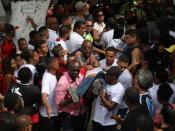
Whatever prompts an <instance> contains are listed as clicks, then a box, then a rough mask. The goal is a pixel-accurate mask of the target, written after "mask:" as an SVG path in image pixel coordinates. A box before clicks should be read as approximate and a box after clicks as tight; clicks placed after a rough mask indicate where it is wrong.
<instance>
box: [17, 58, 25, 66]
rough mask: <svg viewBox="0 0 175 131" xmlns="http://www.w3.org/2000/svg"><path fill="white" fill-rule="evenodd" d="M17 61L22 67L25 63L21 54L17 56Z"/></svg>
mask: <svg viewBox="0 0 175 131" xmlns="http://www.w3.org/2000/svg"><path fill="white" fill-rule="evenodd" d="M16 62H17V65H18V67H21V66H22V65H23V64H24V59H22V58H21V56H17V57H16Z"/></svg>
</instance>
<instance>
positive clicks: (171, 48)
mask: <svg viewBox="0 0 175 131" xmlns="http://www.w3.org/2000/svg"><path fill="white" fill-rule="evenodd" d="M165 50H166V51H168V52H169V53H172V52H173V51H174V50H175V45H171V46H170V47H169V48H165Z"/></svg>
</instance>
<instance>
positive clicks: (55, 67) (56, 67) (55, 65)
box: [52, 59, 59, 70]
mask: <svg viewBox="0 0 175 131" xmlns="http://www.w3.org/2000/svg"><path fill="white" fill-rule="evenodd" d="M52 67H53V68H54V70H58V68H59V64H58V61H57V59H55V60H54V62H53V63H52Z"/></svg>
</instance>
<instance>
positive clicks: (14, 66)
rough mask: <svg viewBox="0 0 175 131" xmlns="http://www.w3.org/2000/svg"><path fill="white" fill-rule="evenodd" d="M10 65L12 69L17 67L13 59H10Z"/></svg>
mask: <svg viewBox="0 0 175 131" xmlns="http://www.w3.org/2000/svg"><path fill="white" fill-rule="evenodd" d="M10 66H11V69H12V70H16V69H17V62H16V60H15V59H12V60H11V65H10Z"/></svg>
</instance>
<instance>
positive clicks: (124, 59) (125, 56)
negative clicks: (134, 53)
mask: <svg viewBox="0 0 175 131" xmlns="http://www.w3.org/2000/svg"><path fill="white" fill-rule="evenodd" d="M119 61H122V62H125V63H129V57H128V56H127V55H121V56H120V57H119Z"/></svg>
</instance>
